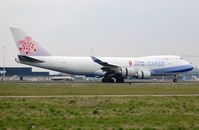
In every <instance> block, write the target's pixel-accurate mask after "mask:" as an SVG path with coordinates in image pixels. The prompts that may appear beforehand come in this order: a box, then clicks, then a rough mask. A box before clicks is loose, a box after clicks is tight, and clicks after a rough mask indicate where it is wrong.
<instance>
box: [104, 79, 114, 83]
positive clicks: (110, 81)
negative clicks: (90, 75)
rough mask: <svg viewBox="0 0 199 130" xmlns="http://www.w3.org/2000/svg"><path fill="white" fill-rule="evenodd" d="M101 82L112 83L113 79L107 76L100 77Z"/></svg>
mask: <svg viewBox="0 0 199 130" xmlns="http://www.w3.org/2000/svg"><path fill="white" fill-rule="evenodd" d="M102 82H103V83H114V79H112V78H111V79H107V78H102Z"/></svg>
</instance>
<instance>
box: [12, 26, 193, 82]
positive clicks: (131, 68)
mask: <svg viewBox="0 0 199 130" xmlns="http://www.w3.org/2000/svg"><path fill="white" fill-rule="evenodd" d="M10 30H11V32H12V35H13V37H14V40H15V42H16V45H17V48H18V50H19V55H18V57H17V58H16V59H15V60H16V62H18V63H22V64H26V65H31V66H36V67H40V68H45V69H49V70H54V71H59V72H63V73H68V74H75V75H85V76H89V77H102V82H117V83H121V82H124V79H127V78H130V77H134V78H138V79H147V78H151V76H165V75H172V76H174V79H173V82H177V75H178V74H181V73H184V72H187V71H190V70H192V69H193V65H192V64H191V63H189V62H187V61H186V60H184V59H183V58H181V57H179V56H173V55H159V56H146V57H137V58H136V57H95V56H90V57H68V56H52V55H51V54H50V53H49V52H48V51H46V50H45V49H44V48H42V47H41V46H40V45H39V44H38V43H37V42H36V41H35V40H34V39H33V38H32V36H30V35H27V34H26V33H25V32H24V31H23V30H22V29H19V28H10Z"/></svg>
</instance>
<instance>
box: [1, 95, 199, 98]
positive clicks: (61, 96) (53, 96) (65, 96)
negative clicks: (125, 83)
mask: <svg viewBox="0 0 199 130" xmlns="http://www.w3.org/2000/svg"><path fill="white" fill-rule="evenodd" d="M70 97H71V98H72V97H80V98H81V97H82V98H92V97H199V94H143V95H51V96H0V98H70Z"/></svg>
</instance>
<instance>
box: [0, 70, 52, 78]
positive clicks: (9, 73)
mask: <svg viewBox="0 0 199 130" xmlns="http://www.w3.org/2000/svg"><path fill="white" fill-rule="evenodd" d="M3 71H4V68H3V67H0V72H3ZM2 78H3V73H0V79H1V80H2ZM49 78H50V76H49V72H32V68H31V67H5V80H13V81H16V80H28V81H41V80H49Z"/></svg>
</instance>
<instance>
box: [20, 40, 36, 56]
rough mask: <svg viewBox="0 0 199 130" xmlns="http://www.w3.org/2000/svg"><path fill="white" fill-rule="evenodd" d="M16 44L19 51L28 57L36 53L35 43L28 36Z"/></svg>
mask: <svg viewBox="0 0 199 130" xmlns="http://www.w3.org/2000/svg"><path fill="white" fill-rule="evenodd" d="M17 43H18V44H19V51H20V52H22V53H23V54H26V55H29V54H31V53H34V52H36V51H37V46H36V45H37V43H36V42H35V41H34V40H33V39H32V38H31V37H30V36H26V37H24V39H23V40H20V41H18V42H17Z"/></svg>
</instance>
